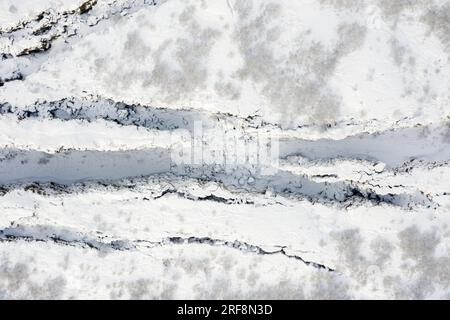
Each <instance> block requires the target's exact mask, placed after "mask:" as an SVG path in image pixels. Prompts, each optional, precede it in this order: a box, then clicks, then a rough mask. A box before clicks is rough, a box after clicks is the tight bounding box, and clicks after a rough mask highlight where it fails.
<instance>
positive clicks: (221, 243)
mask: <svg viewBox="0 0 450 320" xmlns="http://www.w3.org/2000/svg"><path fill="white" fill-rule="evenodd" d="M98 234H99V237H98V239H92V238H89V237H87V236H85V235H83V234H80V233H76V232H73V231H68V230H65V229H59V228H53V227H44V226H37V227H23V226H20V225H14V226H12V227H9V228H5V229H2V230H0V242H14V241H20V240H22V241H28V242H53V243H56V244H60V245H65V246H72V247H82V248H89V249H94V250H99V251H100V250H115V251H130V250H138V251H139V249H143V248H146V249H151V248H154V247H155V246H169V245H189V244H202V245H208V246H218V247H228V248H232V249H236V250H239V251H242V252H245V253H251V254H257V255H276V254H280V255H283V256H285V257H287V258H289V259H294V260H297V261H299V262H301V263H303V264H305V265H307V266H310V267H313V268H316V269H323V270H325V271H330V272H333V271H335V270H334V269H332V268H330V267H327V266H325V265H323V264H320V263H317V262H313V261H308V260H305V259H303V258H302V257H301V256H298V255H293V254H288V253H286V251H285V248H284V247H283V248H281V249H279V250H275V251H267V250H264V249H263V248H262V247H260V246H257V245H253V244H249V243H247V242H243V241H239V240H235V241H227V240H221V239H215V238H210V237H194V236H192V237H186V238H183V237H167V238H164V239H162V240H161V241H148V240H134V241H128V240H113V241H108V240H107V237H106V236H103V235H101V234H100V233H98Z"/></svg>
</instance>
